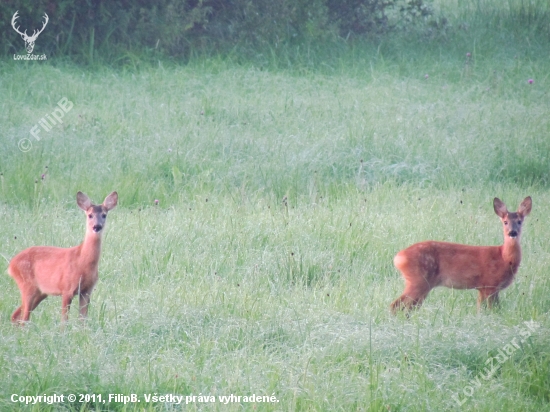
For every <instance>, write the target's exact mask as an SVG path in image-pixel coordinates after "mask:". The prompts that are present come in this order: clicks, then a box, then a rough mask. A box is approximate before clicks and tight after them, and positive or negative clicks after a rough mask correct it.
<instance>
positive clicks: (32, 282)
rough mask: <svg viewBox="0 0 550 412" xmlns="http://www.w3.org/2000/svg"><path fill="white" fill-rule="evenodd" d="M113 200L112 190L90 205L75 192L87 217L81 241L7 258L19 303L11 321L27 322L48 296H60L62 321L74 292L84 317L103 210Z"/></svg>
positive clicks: (95, 272) (94, 278)
mask: <svg viewBox="0 0 550 412" xmlns="http://www.w3.org/2000/svg"><path fill="white" fill-rule="evenodd" d="M117 201H118V195H117V193H116V192H113V193H111V194H110V195H109V196H107V197H106V198H105V201H104V202H103V204H102V205H93V204H92V203H91V201H90V199H89V198H88V197H87V196H86V195H85V194H83V193H81V192H78V194H77V203H78V206H79V207H80V208H81V209H82V210H84V211H85V213H86V216H87V225H86V236H85V238H84V242H82V244H80V245H79V246H75V247H71V248H67V249H65V248H59V247H50V246H34V247H30V248H28V249H25V250H23V251H22V252H21V253H19V254H18V255H17V256H15V257H14V258H13V259H12V260H11V262H10V265H9V267H8V273H9V274H10V275H11V276H12V277H13V279H14V280H15V282H16V283H17V286H18V287H19V291H20V292H21V306H19V307H18V308H17V309H16V310H15V311H14V312H13V314H12V316H11V320H12V322H26V321H28V320H29V318H30V313H31V312H32V311H33V310H34V309H35V308H36V307H37V306H38V304H39V303H40V302H42V301H43V300H44V299H45V298H46V297H47V296H48V295H61V296H62V303H61V307H62V318H63V320H64V321H66V320H67V319H68V311H69V308H70V305H71V302H72V299H73V297H74V296H75V295H77V294H78V295H79V296H80V316H81V317H86V316H87V314H88V305H89V303H90V295H91V293H92V291H93V289H94V286H95V284H96V282H97V279H98V263H99V256H100V253H101V233H102V230H103V228H104V225H105V218H106V216H107V213H108V211H109V210H111V209H113V208H114V207H115V206H116V204H117ZM96 229H98V230H97V231H96Z"/></svg>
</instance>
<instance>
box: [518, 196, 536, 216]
mask: <svg viewBox="0 0 550 412" xmlns="http://www.w3.org/2000/svg"><path fill="white" fill-rule="evenodd" d="M532 206H533V201H532V200H531V196H527V197H526V198H525V199H523V202H521V204H520V205H519V207H518V213H519V214H520V215H522V216H527V215H528V214H529V213H531V207H532Z"/></svg>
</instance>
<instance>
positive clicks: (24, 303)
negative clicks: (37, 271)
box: [11, 289, 47, 323]
mask: <svg viewBox="0 0 550 412" xmlns="http://www.w3.org/2000/svg"><path fill="white" fill-rule="evenodd" d="M46 296H47V295H43V294H42V293H40V291H39V290H38V289H34V290H32V291H30V292H28V293H27V292H26V291H25V292H23V293H21V306H19V307H18V308H17V309H15V311H14V312H13V314H12V315H11V321H12V322H14V323H15V322H21V323H22V322H28V321H29V319H30V317H31V312H32V311H33V310H34V309H35V308H36V307H37V306H38V304H39V303H40V302H42V301H43V300H44V299H45V298H46Z"/></svg>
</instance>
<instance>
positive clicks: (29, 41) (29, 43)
mask: <svg viewBox="0 0 550 412" xmlns="http://www.w3.org/2000/svg"><path fill="white" fill-rule="evenodd" d="M17 13H19V10H17V11H16V12H15V14H14V15H13V17H12V19H11V25H12V27H13V29H14V30H15V31H16V32H17V33H19V34H20V35H21V38H22V39H23V40H24V41H25V48H26V49H27V53H29V54H30V53H32V51H33V49H34V42H35V41H36V39H37V38H38V35H39V34H40V33H42V32H43V31H44V28H45V27H46V24H48V21H50V19H49V18H48V15H47V14H46V13H44V23H42V28H41V29H40V30H38V31H37V30H34V31H33V33H32V36H28V35H27V30H25V31H24V32H23V33H21V32H20V31H19V26H18V27H15V21H16V20H17V18H18V17H19V16H18V15H17Z"/></svg>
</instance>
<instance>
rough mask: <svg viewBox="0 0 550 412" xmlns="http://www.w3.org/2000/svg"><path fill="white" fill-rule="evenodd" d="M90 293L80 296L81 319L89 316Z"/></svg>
mask: <svg viewBox="0 0 550 412" xmlns="http://www.w3.org/2000/svg"><path fill="white" fill-rule="evenodd" d="M90 297H91V296H90V293H88V292H82V293H81V294H80V318H81V319H85V318H86V317H87V316H88V306H89V305H90Z"/></svg>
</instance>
